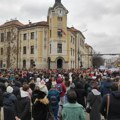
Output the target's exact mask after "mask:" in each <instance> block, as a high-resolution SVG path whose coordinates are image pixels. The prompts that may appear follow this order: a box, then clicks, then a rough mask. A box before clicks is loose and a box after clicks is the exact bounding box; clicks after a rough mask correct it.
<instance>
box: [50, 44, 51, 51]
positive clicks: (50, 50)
mask: <svg viewBox="0 0 120 120" xmlns="http://www.w3.org/2000/svg"><path fill="white" fill-rule="evenodd" d="M50 53H51V44H50Z"/></svg>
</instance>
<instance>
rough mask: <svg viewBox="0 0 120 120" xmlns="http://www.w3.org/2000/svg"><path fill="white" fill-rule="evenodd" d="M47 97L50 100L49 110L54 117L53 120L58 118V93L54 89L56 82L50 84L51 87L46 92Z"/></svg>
mask: <svg viewBox="0 0 120 120" xmlns="http://www.w3.org/2000/svg"><path fill="white" fill-rule="evenodd" d="M48 99H49V101H50V106H51V111H52V113H53V115H54V117H55V120H58V110H59V101H60V94H59V91H58V90H57V89H56V84H52V86H51V89H50V90H49V92H48Z"/></svg>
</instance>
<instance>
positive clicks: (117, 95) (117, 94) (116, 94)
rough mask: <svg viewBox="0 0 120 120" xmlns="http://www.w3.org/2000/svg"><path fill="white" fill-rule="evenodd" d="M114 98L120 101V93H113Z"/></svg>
mask: <svg viewBox="0 0 120 120" xmlns="http://www.w3.org/2000/svg"><path fill="white" fill-rule="evenodd" d="M112 95H113V97H115V98H116V99H120V91H116V92H112Z"/></svg>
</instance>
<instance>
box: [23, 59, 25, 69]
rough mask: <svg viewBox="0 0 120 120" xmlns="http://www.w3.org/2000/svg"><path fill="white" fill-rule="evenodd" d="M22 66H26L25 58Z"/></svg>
mask: <svg viewBox="0 0 120 120" xmlns="http://www.w3.org/2000/svg"><path fill="white" fill-rule="evenodd" d="M23 68H26V60H23Z"/></svg>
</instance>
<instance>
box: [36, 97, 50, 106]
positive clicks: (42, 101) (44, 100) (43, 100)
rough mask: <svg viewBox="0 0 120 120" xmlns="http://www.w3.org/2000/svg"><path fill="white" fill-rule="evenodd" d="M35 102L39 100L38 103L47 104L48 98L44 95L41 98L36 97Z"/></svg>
mask: <svg viewBox="0 0 120 120" xmlns="http://www.w3.org/2000/svg"><path fill="white" fill-rule="evenodd" d="M36 102H40V103H42V104H44V105H48V104H49V100H48V98H47V97H46V96H45V97H44V98H42V99H36V100H35V103H36Z"/></svg>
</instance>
